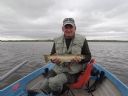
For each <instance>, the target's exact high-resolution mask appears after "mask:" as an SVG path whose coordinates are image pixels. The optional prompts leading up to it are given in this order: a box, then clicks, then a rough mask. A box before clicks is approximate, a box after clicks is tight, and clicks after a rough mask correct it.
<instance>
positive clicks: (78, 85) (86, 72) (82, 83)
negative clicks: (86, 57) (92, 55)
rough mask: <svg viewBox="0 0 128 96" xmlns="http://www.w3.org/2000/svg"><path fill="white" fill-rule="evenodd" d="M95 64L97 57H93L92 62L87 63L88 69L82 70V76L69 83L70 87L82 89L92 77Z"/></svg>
mask: <svg viewBox="0 0 128 96" xmlns="http://www.w3.org/2000/svg"><path fill="white" fill-rule="evenodd" d="M93 64H95V59H91V60H90V62H89V63H88V64H87V67H86V69H85V70H84V71H83V72H81V74H80V76H79V77H78V80H77V81H76V82H75V83H73V84H70V85H69V88H70V89H80V88H82V87H84V86H85V85H86V84H87V83H88V81H89V79H90V77H91V72H92V69H93Z"/></svg>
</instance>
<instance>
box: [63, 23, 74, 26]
mask: <svg viewBox="0 0 128 96" xmlns="http://www.w3.org/2000/svg"><path fill="white" fill-rule="evenodd" d="M68 24H69V25H72V26H75V24H74V23H65V24H63V26H65V25H68Z"/></svg>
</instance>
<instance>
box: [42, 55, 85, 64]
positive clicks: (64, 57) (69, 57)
mask: <svg viewBox="0 0 128 96" xmlns="http://www.w3.org/2000/svg"><path fill="white" fill-rule="evenodd" d="M56 58H59V59H60V61H61V62H71V60H72V59H74V58H80V59H81V60H82V59H84V58H85V55H44V60H45V62H46V63H47V62H48V61H50V60H53V59H56Z"/></svg>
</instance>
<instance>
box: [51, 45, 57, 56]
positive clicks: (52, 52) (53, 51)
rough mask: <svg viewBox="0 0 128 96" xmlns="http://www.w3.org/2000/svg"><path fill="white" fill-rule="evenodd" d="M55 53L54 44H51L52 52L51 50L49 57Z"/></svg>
mask: <svg viewBox="0 0 128 96" xmlns="http://www.w3.org/2000/svg"><path fill="white" fill-rule="evenodd" d="M55 53H56V49H55V43H54V44H53V47H52V50H51V55H53V54H55Z"/></svg>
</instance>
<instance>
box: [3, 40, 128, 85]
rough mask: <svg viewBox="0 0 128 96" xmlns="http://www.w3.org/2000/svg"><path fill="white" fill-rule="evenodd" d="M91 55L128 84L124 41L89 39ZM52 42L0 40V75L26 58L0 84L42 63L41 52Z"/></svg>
mask: <svg viewBox="0 0 128 96" xmlns="http://www.w3.org/2000/svg"><path fill="white" fill-rule="evenodd" d="M88 44H89V47H90V51H91V53H92V57H93V58H95V59H96V62H97V63H99V64H101V65H102V66H104V67H105V68H106V69H108V70H110V71H111V72H112V73H114V74H115V75H116V76H117V77H118V78H119V79H120V80H121V81H123V82H124V83H125V84H126V85H127V86H128V43H126V42H89V43H88ZM51 48H52V42H0V76H2V75H4V74H5V73H7V72H8V71H9V70H11V69H12V68H14V67H15V66H16V65H18V64H20V63H21V62H23V61H25V60H28V61H29V63H28V64H26V65H24V66H23V67H22V68H21V69H20V70H18V71H17V72H15V73H14V74H12V75H11V76H10V77H9V78H8V79H6V80H5V81H4V82H2V83H0V84H1V85H2V84H4V83H5V85H6V84H7V83H12V82H14V81H15V80H17V79H19V78H21V77H22V76H24V75H26V74H28V73H30V72H32V71H33V70H35V69H37V68H39V67H41V66H43V65H44V64H45V62H44V59H43V54H49V53H50V51H51Z"/></svg>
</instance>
